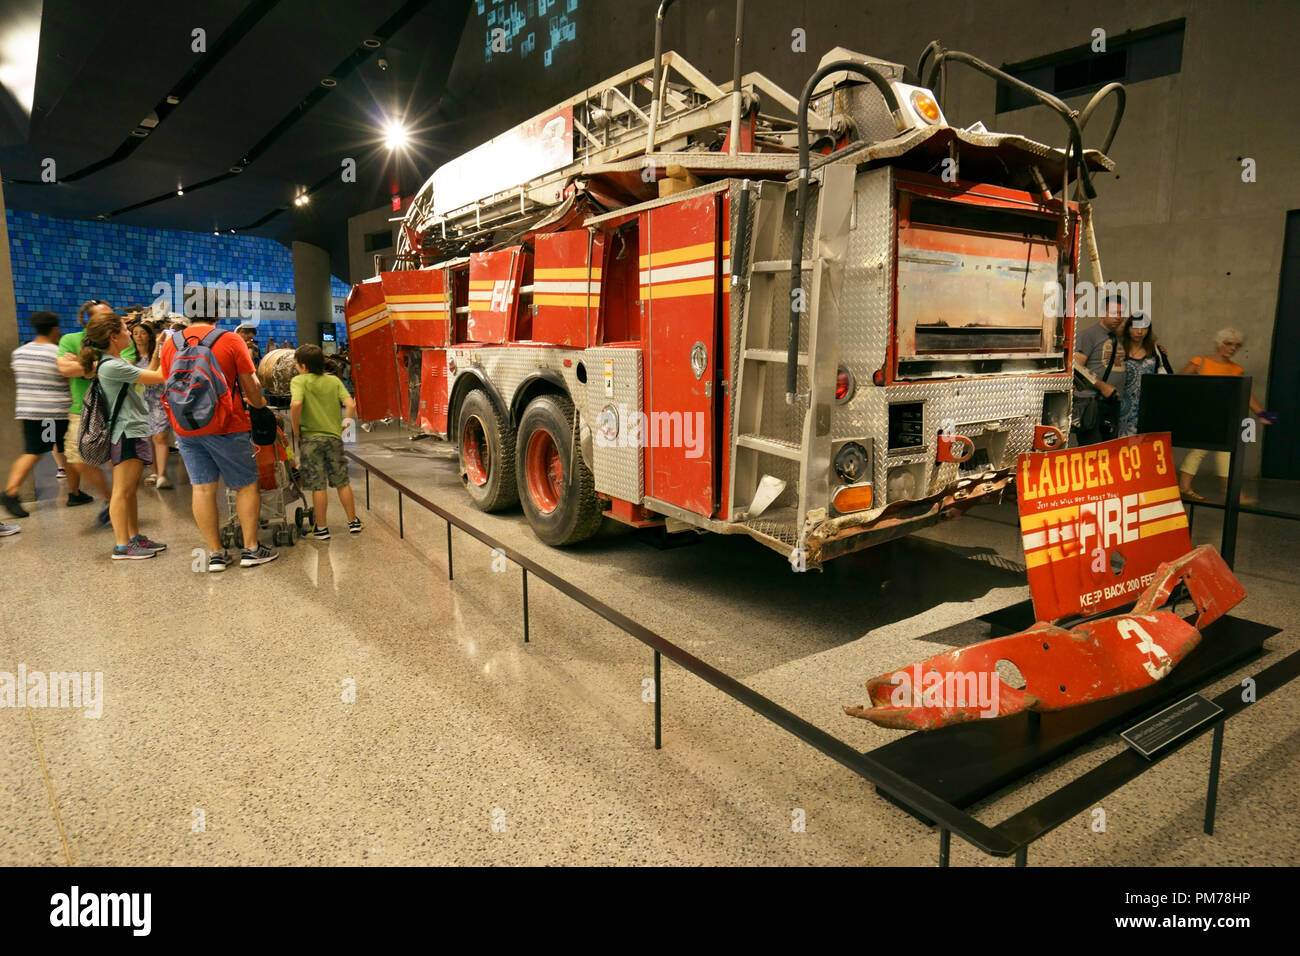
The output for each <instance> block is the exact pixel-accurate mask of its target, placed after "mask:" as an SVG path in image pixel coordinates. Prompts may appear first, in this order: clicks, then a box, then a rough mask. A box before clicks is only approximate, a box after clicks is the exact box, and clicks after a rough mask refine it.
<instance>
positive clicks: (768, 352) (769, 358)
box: [745, 349, 808, 367]
mask: <svg viewBox="0 0 1300 956" xmlns="http://www.w3.org/2000/svg"><path fill="white" fill-rule="evenodd" d="M745 358H747V359H752V360H754V361H755V362H779V363H780V364H782V365H784V364H785V363H786V362H787V361H789V358H790V357H789V356H788V355H786V353H785V352H781V351H778V350H777V349H745ZM799 364H800V365H801V366H804V367H807V365H808V353H807V352H800V353H799Z"/></svg>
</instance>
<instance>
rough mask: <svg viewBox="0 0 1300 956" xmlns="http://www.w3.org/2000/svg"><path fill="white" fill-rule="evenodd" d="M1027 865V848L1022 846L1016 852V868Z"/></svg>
mask: <svg viewBox="0 0 1300 956" xmlns="http://www.w3.org/2000/svg"><path fill="white" fill-rule="evenodd" d="M1028 865H1029V847H1027V846H1022V847H1021V848H1020V849H1019V850H1017V851H1016V866H1028Z"/></svg>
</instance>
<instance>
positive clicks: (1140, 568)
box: [1016, 434, 1192, 621]
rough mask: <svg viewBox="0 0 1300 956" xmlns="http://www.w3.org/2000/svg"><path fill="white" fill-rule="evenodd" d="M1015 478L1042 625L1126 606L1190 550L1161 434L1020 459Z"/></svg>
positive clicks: (1174, 476) (1174, 477)
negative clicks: (1162, 566) (1159, 571)
mask: <svg viewBox="0 0 1300 956" xmlns="http://www.w3.org/2000/svg"><path fill="white" fill-rule="evenodd" d="M1016 474H1017V477H1016V496H1017V498H1018V500H1019V502H1020V531H1021V535H1022V538H1023V543H1024V549H1025V568H1026V570H1027V571H1028V575H1029V591H1030V595H1031V596H1032V597H1033V601H1034V614H1035V617H1037V619H1038V620H1040V621H1054V620H1058V619H1059V618H1062V617H1067V616H1070V615H1075V614H1097V613H1099V612H1101V611H1106V610H1109V609H1111V608H1115V607H1119V606H1121V605H1124V604H1128V603H1130V602H1131V601H1134V600H1135V599H1136V598H1137V597H1138V595H1139V593H1140V592H1141V591H1142V590H1143V589H1144V588H1146V587H1147V586H1148V585H1149V584H1151V582H1152V581H1153V580H1154V577H1155V572H1156V569H1157V568H1158V567H1159V566H1160V564H1161V563H1162V562H1165V561H1173V560H1175V559H1177V558H1180V557H1181V556H1183V555H1185V554H1186V553H1187V552H1188V551H1190V550H1191V547H1192V543H1191V538H1190V536H1189V535H1188V531H1187V515H1186V512H1184V511H1183V505H1182V501H1181V499H1180V497H1179V493H1178V475H1177V473H1176V471H1175V469H1174V458H1173V453H1172V448H1171V447H1170V442H1169V435H1168V434H1156V435H1135V436H1132V437H1129V438H1117V439H1115V440H1114V441H1109V442H1103V443H1102V444H1100V445H1088V446H1086V447H1082V448H1064V449H1060V450H1058V451H1051V452H1041V453H1040V452H1036V453H1031V454H1027V455H1021V456H1020V463H1019V465H1018V467H1017V473H1016Z"/></svg>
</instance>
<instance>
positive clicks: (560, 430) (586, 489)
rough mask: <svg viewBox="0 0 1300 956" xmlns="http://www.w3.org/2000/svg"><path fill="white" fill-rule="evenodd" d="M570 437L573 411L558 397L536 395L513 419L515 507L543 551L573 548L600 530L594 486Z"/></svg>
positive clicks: (589, 471) (573, 437)
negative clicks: (515, 421)
mask: <svg viewBox="0 0 1300 956" xmlns="http://www.w3.org/2000/svg"><path fill="white" fill-rule="evenodd" d="M575 437H576V436H575V435H574V412H573V405H572V403H570V402H569V400H568V399H566V398H562V397H561V396H559V395H539V396H538V397H537V398H535V399H533V400H532V401H531V402H530V403H529V405H528V408H527V409H526V410H525V411H524V414H523V417H522V418H520V419H519V437H518V439H517V441H516V444H515V461H516V462H518V485H519V501H520V503H521V504H522V505H523V508H524V516H525V517H526V518H527V519H528V524H529V525H530V526H531V527H532V529H533V533H534V534H536V535H537V537H538V538H540V539H541V540H542V541H544V542H546V543H547V544H549V545H556V546H559V545H566V544H577V543H578V542H579V541H585V540H587V539H588V538H590V537H591V536H592V535H594V534H595V533H596V532H597V531H599V530H600V522H601V517H602V513H601V508H600V499H599V498H598V497H596V482H595V479H594V478H593V477H592V475H591V469H590V468H588V467H587V463H586V462H585V461H584V460H583V458H582V452H581V451H580V450H579V449H578V448H576V447H575V441H574V440H575Z"/></svg>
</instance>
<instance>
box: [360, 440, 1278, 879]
mask: <svg viewBox="0 0 1300 956" xmlns="http://www.w3.org/2000/svg"><path fill="white" fill-rule="evenodd" d="M344 454H345V455H347V457H348V458H350V459H352V460H353V461H355V462H356V463H357V464H358V465H360V466H361V467H362V468H363V469H365V473H366V510H369V509H370V475H371V472H373V473H374V474H375V475H376V477H378V478H379V479H380V480H381V481H383V482H384V483H385V484H388V485H390V486H391V487H392V488H394V489H395V490H396V491H397V515H398V536H399V537H401V538H405V536H406V529H405V525H404V521H403V518H402V514H403V512H402V499H403V498H404V497H405V498H410V499H411V500H412V501H413V502H415V503H416V504H418V505H419V506H420V507H422V508H424V509H425V510H427V511H431V512H433V513H434V514H435V515H437V516H438V517H439V518H441V519H442V520H444V521H446V522H447V580H448V581H451V580H453V573H452V550H451V545H452V538H451V529H452V526H453V525H454V526H455V527H457V528H460V529H461V530H462V531H464V532H465V533H467V534H468V535H470V536H471V537H473V538H476V539H477V540H479V541H481V542H482V543H483V544H485V545H487V546H488V547H489V548H491V549H492V550H493V551H495V552H496V553H499V554H502V555H504V556H505V557H506V558H507V559H508V560H510V561H511V562H513V563H514V564H517V565H518V566H519V567H520V569H521V570H522V571H523V607H524V640H525V641H526V642H527V641H528V640H529V633H528V575H529V573H530V572H531V573H532V574H534V575H535V576H536V577H538V578H540V579H541V580H543V581H545V582H546V583H547V584H549V585H551V587H553V588H555V589H556V590H557V591H559V592H560V593H561V594H564V595H566V596H567V597H569V598H571V599H572V600H574V601H576V602H578V603H579V604H581V605H582V606H583V607H585V608H587V610H589V611H591V612H593V613H595V614H596V615H598V616H599V617H601V618H603V619H604V620H606V621H608V622H609V623H610V624H613V625H614V626H615V627H617V628H619V629H620V630H622V631H623V632H624V633H625V634H628V635H629V636H631V637H633V638H635V639H636V640H638V641H640V642H641V643H642V644H645V645H647V646H648V647H650V648H651V649H652V650H653V651H654V675H655V676H654V688H655V699H654V737H655V748H656V749H660V748H661V746H662V713H661V707H660V701H661V699H662V697H663V694H662V687H661V683H660V657H661V656H663V657H667V658H668V659H669V660H671V661H672V662H673V663H675V664H677V665H678V666H679V667H681V668H682V669H684V670H686V671H689V672H690V673H692V674H694V675H695V676H696V677H698V678H700V679H701V680H703V681H704V682H705V683H707V684H710V685H712V686H713V687H715V688H717V689H718V690H720V691H722V692H723V693H724V694H726V695H727V696H728V697H731V698H732V699H733V700H736V701H739V702H740V703H742V704H744V705H745V706H746V707H748V708H749V709H750V710H752V711H754V712H755V713H756V714H759V715H761V716H763V717H766V718H767V719H768V720H770V721H771V722H772V723H774V724H776V725H777V726H778V727H780V728H781V729H782V730H785V731H786V732H788V733H790V734H793V735H794V736H795V737H797V738H798V739H800V740H802V741H803V742H804V743H806V744H808V745H809V746H811V747H813V748H814V749H816V750H818V751H820V752H821V753H823V754H825V755H826V756H828V757H830V758H831V759H832V760H834V761H835V762H836V763H838V764H840V765H841V766H843V767H846V768H847V769H849V770H851V771H853V772H854V773H856V774H857V775H858V776H859V777H861V778H862V779H863V780H866V781H867V782H868V783H870V784H872V785H874V786H875V787H877V788H878V789H879V790H882V791H884V792H885V793H887V794H888V795H889V796H890V797H892V798H893V799H894V800H896V801H898V802H899V803H900V804H902V805H904V806H906V807H907V808H909V810H910V811H912V812H913V813H914V815H917V816H922V817H925V818H928V819H930V820H932V821H934V823H935V825H936V826H938V828H939V865H940V866H947V865H948V858H949V847H950V845H951V836H952V834H956V835H957V836H959V837H961V838H962V839H963V840H965V841H966V842H967V843H969V844H970V845H971V846H973V847H975V848H976V849H978V850H981V851H983V852H984V853H987V854H989V855H990V856H997V857H1009V856H1012V855H1013V854H1014V855H1015V857H1016V865H1017V866H1024V865H1026V862H1027V859H1028V849H1029V845H1030V844H1031V843H1033V842H1034V841H1035V840H1037V839H1038V838H1039V837H1041V836H1043V835H1044V834H1046V833H1049V832H1051V831H1052V830H1054V829H1055V828H1056V827H1058V826H1059V825H1060V824H1061V823H1064V822H1065V821H1066V820H1068V819H1070V817H1071V816H1074V815H1075V814H1077V813H1080V812H1082V811H1083V810H1086V809H1087V807H1088V806H1089V805H1091V801H1092V800H1094V799H1096V797H1097V790H1096V787H1095V786H1088V787H1082V786H1081V783H1082V781H1085V780H1089V779H1090V777H1091V774H1095V773H1096V771H1092V772H1091V773H1090V774H1085V775H1084V776H1083V777H1080V778H1079V779H1078V780H1075V781H1072V782H1071V783H1069V784H1066V785H1065V786H1063V787H1062V788H1061V789H1060V790H1057V791H1056V792H1054V793H1052V794H1049V795H1048V796H1047V797H1045V798H1043V799H1042V800H1040V801H1038V802H1037V803H1035V804H1034V805H1033V806H1030V807H1028V808H1026V809H1025V810H1022V811H1021V812H1019V813H1017V814H1016V815H1014V816H1012V817H1010V818H1008V819H1007V820H1005V821H1003V822H1002V823H1001V824H999V825H998V826H996V827H990V826H988V825H987V824H985V823H983V822H982V821H980V820H978V819H976V818H975V817H974V816H973V815H971V814H970V813H968V812H966V811H965V810H962V809H961V808H959V807H956V806H954V805H953V804H951V803H949V802H948V801H947V800H944V799H943V798H942V797H939V796H937V795H935V794H934V793H931V792H930V791H929V790H927V789H925V788H924V787H920V786H918V785H917V784H915V783H914V782H912V781H911V780H909V779H908V778H907V777H905V776H903V775H902V774H899V773H897V772H896V771H894V770H892V769H891V768H889V767H886V766H885V765H883V764H881V763H880V762H878V761H877V760H874V759H872V757H871V756H870V755H867V754H863V753H861V752H859V751H858V750H857V749H855V748H854V747H852V746H851V745H850V744H847V743H845V742H844V741H842V740H840V739H839V738H837V737H833V736H831V735H830V734H828V733H826V731H824V730H822V729H821V728H819V727H816V726H814V725H813V724H811V723H809V722H808V721H806V720H804V719H803V718H802V717H800V716H798V715H797V714H795V713H793V712H792V711H789V710H787V709H786V708H784V707H782V706H781V705H780V704H778V703H776V702H775V701H773V700H771V699H769V698H767V697H765V696H763V695H762V694H760V693H758V691H756V690H754V689H753V688H751V687H748V686H746V685H745V684H742V683H741V682H740V681H738V680H736V679H735V678H734V677H731V676H730V675H729V674H726V673H724V672H722V671H720V670H718V669H717V668H716V667H713V666H712V665H710V664H707V663H705V662H704V661H702V660H700V659H699V658H697V657H696V656H695V655H693V654H691V653H690V652H689V651H685V650H683V649H682V648H680V647H678V646H677V645H676V644H674V643H672V642H671V641H669V640H667V639H666V638H664V637H661V636H660V635H659V634H657V633H655V632H654V631H651V630H650V629H649V628H647V627H645V626H643V625H641V624H638V623H637V622H636V621H633V620H632V619H631V618H629V617H627V616H626V615H624V614H622V613H620V612H619V611H616V610H614V609H613V608H611V607H610V606H609V605H607V604H605V603H604V602H603V601H601V600H600V599H599V598H597V597H594V596H593V595H591V594H588V593H587V592H586V591H584V590H582V588H580V587H578V586H577V585H575V584H573V583H571V582H569V581H566V580H564V579H563V578H561V577H559V576H558V575H556V574H555V573H553V572H552V571H549V570H548V569H546V568H545V567H543V566H542V565H540V564H538V563H537V562H536V561H534V560H532V559H531V558H528V557H526V556H525V555H523V554H520V553H519V552H518V551H515V550H514V549H513V548H510V547H507V546H506V545H504V544H502V543H500V542H499V541H497V540H496V539H495V538H493V537H492V536H491V535H489V534H487V533H486V532H484V531H482V530H480V529H478V528H476V527H474V526H473V525H471V524H469V522H467V521H465V520H464V519H463V518H460V517H457V516H456V515H454V514H452V513H451V512H449V511H447V510H446V509H444V508H441V507H439V506H438V505H436V504H434V503H433V502H432V501H430V500H429V499H428V498H425V497H424V496H423V495H421V494H419V493H418V492H415V491H412V490H411V488H410V487H409V486H407V485H405V484H403V483H402V482H400V481H398V480H397V479H396V478H393V477H392V476H390V475H388V474H386V473H385V472H383V471H382V470H380V469H379V468H377V467H375V466H374V465H373V464H371V463H370V462H368V461H366V460H365V459H364V458H362V457H361V456H360V455H359V454H357V453H356V452H353V451H346V450H345V452H344ZM1297 673H1300V651H1297V652H1296V653H1294V654H1292V655H1290V656H1289V657H1287V658H1284V659H1283V660H1281V661H1279V662H1278V663H1276V664H1274V665H1273V666H1272V667H1270V668H1268V669H1267V670H1265V671H1263V672H1262V673H1261V674H1259V675H1258V676H1257V677H1255V678H1254V679H1255V681H1256V684H1257V690H1256V697H1257V699H1258V698H1261V697H1263V696H1265V695H1266V694H1268V693H1269V692H1271V691H1272V690H1276V689H1277V688H1278V687H1281V686H1282V685H1283V684H1285V683H1286V682H1287V681H1289V680H1291V679H1292V678H1293V677H1295V676H1296V674H1297ZM1233 693H1235V691H1228V692H1225V694H1224V695H1222V696H1221V697H1220V699H1219V701H1218V703H1219V704H1220V706H1221V707H1223V709H1224V713H1222V714H1220V715H1218V717H1217V718H1216V719H1215V720H1213V721H1210V722H1208V723H1206V724H1205V725H1204V727H1203V728H1200V729H1198V731H1197V732H1196V733H1195V734H1193V735H1189V736H1188V737H1187V738H1186V739H1184V740H1182V741H1180V742H1179V743H1178V744H1177V745H1172V746H1170V747H1169V748H1168V751H1167V752H1166V753H1165V754H1163V755H1162V756H1161V757H1160V758H1159V759H1161V760H1162V759H1164V757H1166V756H1168V755H1169V754H1171V753H1174V752H1176V751H1178V750H1181V749H1182V747H1183V746H1185V745H1186V744H1187V743H1189V742H1190V741H1191V740H1192V739H1195V738H1196V737H1198V736H1200V735H1201V733H1203V732H1204V731H1207V730H1209V729H1210V728H1211V727H1213V728H1214V729H1215V748H1214V753H1213V755H1212V760H1211V774H1210V788H1209V791H1208V793H1209V795H1210V798H1211V801H1212V800H1213V797H1214V794H1216V793H1217V788H1218V766H1219V764H1218V761H1219V755H1220V750H1221V745H1222V740H1223V736H1222V733H1223V722H1224V721H1225V720H1227V718H1228V717H1230V716H1233V715H1234V714H1236V713H1238V712H1239V711H1240V710H1242V709H1244V705H1241V704H1240V701H1239V702H1238V704H1239V706H1236V707H1233V706H1231V704H1230V702H1229V703H1225V702H1224V698H1225V697H1228V696H1231V695H1232V694H1233ZM1126 757H1137V755H1136V754H1133V753H1131V752H1128V751H1126V752H1124V753H1121V754H1119V755H1118V756H1116V757H1114V758H1112V760H1111V761H1109V762H1108V763H1107V764H1103V765H1102V768H1104V767H1106V766H1109V765H1110V764H1112V763H1115V762H1116V761H1120V760H1122V759H1123V758H1126ZM1137 759H1138V760H1141V758H1140V757H1137ZM1155 762H1158V761H1155ZM1155 762H1152V763H1147V762H1146V761H1142V763H1143V764H1144V766H1135V767H1134V768H1133V769H1132V773H1131V775H1130V776H1129V777H1125V778H1124V779H1121V780H1119V781H1118V782H1116V783H1115V784H1114V786H1112V787H1111V788H1110V789H1111V790H1113V789H1116V788H1118V787H1119V786H1120V785H1121V784H1123V783H1124V782H1127V780H1129V779H1132V777H1133V776H1137V774H1139V773H1141V772H1142V770H1144V769H1147V768H1149V767H1150V766H1153V765H1154V763H1155ZM1102 768H1097V769H1098V770H1100V769H1102ZM1106 792H1107V793H1108V792H1110V791H1109V790H1108V791H1106ZM1080 794H1084V795H1087V797H1088V800H1087V802H1086V803H1085V804H1083V805H1081V806H1079V807H1078V809H1074V810H1071V811H1070V812H1069V814H1068V815H1066V816H1062V815H1061V814H1062V813H1064V812H1065V811H1066V810H1067V809H1069V808H1070V807H1073V806H1075V804H1076V803H1077V802H1078V799H1079V796H1080ZM1212 818H1213V804H1212V802H1211V803H1210V804H1209V805H1208V806H1207V812H1206V821H1207V824H1206V825H1207V832H1209V831H1208V828H1209V827H1211V826H1212Z"/></svg>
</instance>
